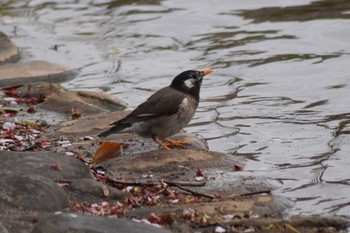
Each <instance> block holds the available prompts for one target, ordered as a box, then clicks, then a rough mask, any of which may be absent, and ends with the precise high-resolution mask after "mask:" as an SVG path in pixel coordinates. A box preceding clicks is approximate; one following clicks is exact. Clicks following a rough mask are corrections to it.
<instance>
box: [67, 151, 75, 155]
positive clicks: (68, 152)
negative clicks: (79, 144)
mask: <svg viewBox="0 0 350 233" xmlns="http://www.w3.org/2000/svg"><path fill="white" fill-rule="evenodd" d="M65 155H67V156H74V153H73V152H71V151H67V152H66V153H65Z"/></svg>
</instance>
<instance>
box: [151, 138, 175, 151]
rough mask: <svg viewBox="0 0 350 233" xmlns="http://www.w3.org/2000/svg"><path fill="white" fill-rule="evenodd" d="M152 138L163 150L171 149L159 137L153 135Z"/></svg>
mask: <svg viewBox="0 0 350 233" xmlns="http://www.w3.org/2000/svg"><path fill="white" fill-rule="evenodd" d="M153 140H154V141H155V142H156V143H157V144H158V145H160V146H161V147H162V148H163V149H165V150H171V149H170V147H168V146H167V145H165V144H164V143H163V142H162V141H161V140H160V139H159V138H157V137H154V138H153Z"/></svg>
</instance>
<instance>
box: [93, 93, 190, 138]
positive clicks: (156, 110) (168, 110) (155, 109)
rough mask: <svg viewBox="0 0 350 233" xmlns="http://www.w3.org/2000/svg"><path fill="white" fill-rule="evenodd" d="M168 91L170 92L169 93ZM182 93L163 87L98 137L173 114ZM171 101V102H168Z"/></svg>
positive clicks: (180, 100) (176, 109)
mask: <svg viewBox="0 0 350 233" xmlns="http://www.w3.org/2000/svg"><path fill="white" fill-rule="evenodd" d="M169 92H171V94H170V95H169ZM184 97H185V96H184V95H183V93H181V92H180V91H178V90H175V89H174V88H172V87H165V88H162V89H160V90H159V91H157V92H156V93H154V94H153V95H151V96H150V97H149V98H148V99H147V100H146V102H144V103H142V104H140V105H139V106H138V107H137V108H136V109H135V110H134V111H132V112H131V113H130V114H129V115H127V116H126V117H125V118H123V119H121V120H119V121H116V122H113V123H112V124H111V125H112V127H111V128H110V129H108V130H106V131H104V132H102V133H100V134H99V135H98V136H99V137H106V136H108V135H110V134H113V133H118V131H121V130H123V129H125V128H128V127H130V126H132V124H133V123H136V122H143V121H147V120H150V119H154V118H156V117H161V116H167V115H172V114H175V113H176V112H177V111H179V108H180V104H181V103H182V101H183V99H184ZM170 102H171V104H169V103H170Z"/></svg>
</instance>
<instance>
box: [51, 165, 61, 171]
mask: <svg viewBox="0 0 350 233" xmlns="http://www.w3.org/2000/svg"><path fill="white" fill-rule="evenodd" d="M50 167H51V168H52V169H53V170H56V171H61V170H62V166H61V165H58V164H55V165H50Z"/></svg>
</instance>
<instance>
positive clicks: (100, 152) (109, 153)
mask: <svg viewBox="0 0 350 233" xmlns="http://www.w3.org/2000/svg"><path fill="white" fill-rule="evenodd" d="M122 148H123V144H121V143H116V142H104V143H102V145H101V146H99V147H98V148H97V150H96V153H95V155H94V156H93V157H92V160H91V163H92V164H96V163H100V162H103V161H106V160H109V159H112V158H115V157H117V156H119V155H120V154H121V153H122Z"/></svg>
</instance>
